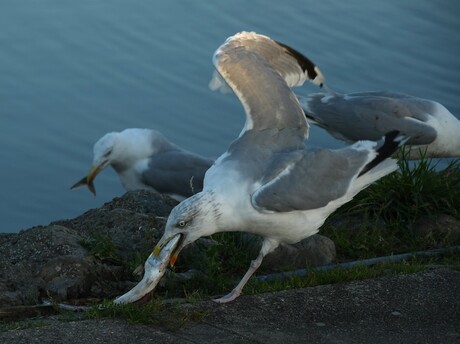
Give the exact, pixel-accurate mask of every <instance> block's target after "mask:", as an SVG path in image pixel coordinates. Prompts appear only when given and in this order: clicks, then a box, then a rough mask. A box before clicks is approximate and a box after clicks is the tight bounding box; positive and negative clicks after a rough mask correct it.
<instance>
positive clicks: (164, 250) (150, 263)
mask: <svg viewBox="0 0 460 344" xmlns="http://www.w3.org/2000/svg"><path fill="white" fill-rule="evenodd" d="M181 237H182V235H180V234H176V235H175V236H173V237H171V238H169V239H168V241H167V242H165V243H164V244H163V245H162V246H161V248H160V249H158V250H159V251H158V255H155V254H154V253H151V254H150V256H149V257H148V258H147V260H146V261H145V265H144V270H145V271H144V277H143V278H142V280H141V281H140V282H139V283H138V284H137V285H136V286H135V287H134V288H133V289H131V290H130V291H128V292H127V293H126V294H123V295H122V296H119V297H117V298H116V299H115V301H114V303H116V304H121V303H133V302H136V301H138V300H140V299H142V298H143V297H144V296H145V295H147V294H148V293H150V292H151V291H152V290H153V289H155V287H156V286H157V284H158V282H159V281H160V279H161V277H163V275H164V273H165V271H166V266H167V265H168V262H169V261H170V258H171V254H174V251H175V249H176V247H177V246H178V244H180V241H181ZM157 246H158V245H157ZM157 246H156V247H155V250H156V249H157Z"/></svg>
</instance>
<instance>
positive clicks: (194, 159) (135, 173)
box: [72, 128, 214, 201]
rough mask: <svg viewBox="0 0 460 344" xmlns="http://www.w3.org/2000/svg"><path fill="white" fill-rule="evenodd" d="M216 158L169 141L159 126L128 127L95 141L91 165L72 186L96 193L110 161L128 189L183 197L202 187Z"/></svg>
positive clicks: (178, 198) (179, 198) (178, 197)
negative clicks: (97, 184) (193, 151)
mask: <svg viewBox="0 0 460 344" xmlns="http://www.w3.org/2000/svg"><path fill="white" fill-rule="evenodd" d="M213 162H214V161H213V160H211V159H207V158H204V157H202V156H199V155H197V154H194V153H191V152H188V151H186V150H184V149H182V148H180V147H179V146H177V145H175V144H173V143H171V142H169V141H168V140H167V139H166V138H165V137H164V136H163V135H162V134H161V133H160V132H158V131H156V130H152V129H139V128H129V129H125V130H123V131H121V132H111V133H108V134H105V135H104V136H103V137H102V138H100V139H99V140H98V141H97V142H96V143H95V144H94V158H93V164H92V166H91V169H90V170H89V172H88V175H87V176H85V177H83V179H82V180H80V181H79V182H77V183H76V184H75V185H73V186H72V189H73V188H77V187H80V186H84V185H87V186H88V188H89V189H90V191H91V192H92V193H93V194H94V195H96V190H95V188H94V185H93V181H94V179H95V178H96V176H97V175H98V174H99V173H100V172H101V171H102V170H103V169H104V168H106V167H107V166H109V165H110V166H112V167H113V169H114V170H115V172H116V173H117V174H118V176H119V178H120V181H121V183H122V185H123V187H124V188H125V189H126V190H127V191H129V190H137V189H146V190H153V191H156V192H159V193H162V194H167V195H169V196H171V197H172V198H174V199H176V200H178V201H182V200H184V199H185V198H187V197H190V196H192V195H193V194H195V193H197V192H199V191H201V190H202V188H203V178H204V174H205V172H206V170H207V169H208V168H209V167H210V166H211V165H212V164H213Z"/></svg>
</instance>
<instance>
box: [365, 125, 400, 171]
mask: <svg viewBox="0 0 460 344" xmlns="http://www.w3.org/2000/svg"><path fill="white" fill-rule="evenodd" d="M407 139H408V138H406V137H405V136H404V135H401V133H400V132H399V131H398V130H393V131H390V132H389V133H387V134H386V135H385V136H384V142H383V144H382V145H381V146H380V147H379V148H378V149H377V156H376V157H375V158H374V160H372V161H371V162H369V163H368V164H367V165H366V166H364V168H363V169H362V170H361V172H360V173H359V175H358V177H360V176H362V175H363V174H364V173H366V172H368V171H369V170H371V169H372V168H374V167H375V166H377V165H378V164H380V163H381V162H382V161H383V160H385V159H387V158H389V157H390V156H391V155H392V154H393V153H394V152H396V151H397V150H398V148H399V147H400V146H401V145H403V144H404V143H405V142H406V141H407Z"/></svg>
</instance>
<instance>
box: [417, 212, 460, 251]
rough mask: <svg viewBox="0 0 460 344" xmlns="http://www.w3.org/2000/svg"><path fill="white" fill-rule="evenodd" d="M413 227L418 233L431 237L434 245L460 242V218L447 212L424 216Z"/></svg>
mask: <svg viewBox="0 0 460 344" xmlns="http://www.w3.org/2000/svg"><path fill="white" fill-rule="evenodd" d="M412 228H413V231H414V232H415V234H416V235H417V234H418V235H421V236H424V237H427V238H431V239H432V240H433V246H444V245H446V244H450V245H452V244H458V243H459V242H460V220H457V219H456V218H455V217H453V216H450V215H447V214H440V215H437V216H424V217H422V218H421V219H420V220H419V221H417V223H416V224H415V225H414V226H413V227H412Z"/></svg>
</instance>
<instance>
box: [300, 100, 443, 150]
mask: <svg viewBox="0 0 460 344" xmlns="http://www.w3.org/2000/svg"><path fill="white" fill-rule="evenodd" d="M299 101H300V103H301V106H302V108H303V110H304V111H305V116H306V117H307V120H311V122H312V123H314V124H316V125H318V126H321V127H323V128H324V129H326V130H327V131H329V132H330V133H331V134H332V135H333V136H334V137H336V138H338V139H340V140H345V141H352V142H354V141H358V140H377V139H379V138H380V137H382V136H383V135H384V134H385V133H387V132H390V131H393V130H398V131H400V132H401V133H403V134H406V135H407V136H409V137H410V139H409V141H408V142H407V144H411V145H423V144H429V143H431V142H433V141H434V140H435V139H436V136H437V132H436V130H435V129H434V128H433V127H432V126H430V125H429V124H427V123H426V122H427V120H428V119H429V117H430V113H433V111H435V103H434V102H432V101H429V100H425V99H420V98H415V97H411V96H407V95H404V94H399V93H391V92H361V93H352V94H346V95H341V94H325V93H317V94H311V95H309V96H308V97H305V98H303V97H299Z"/></svg>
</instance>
